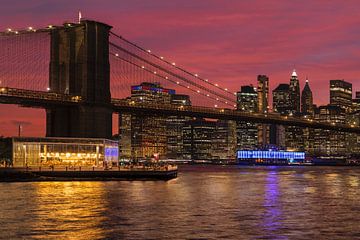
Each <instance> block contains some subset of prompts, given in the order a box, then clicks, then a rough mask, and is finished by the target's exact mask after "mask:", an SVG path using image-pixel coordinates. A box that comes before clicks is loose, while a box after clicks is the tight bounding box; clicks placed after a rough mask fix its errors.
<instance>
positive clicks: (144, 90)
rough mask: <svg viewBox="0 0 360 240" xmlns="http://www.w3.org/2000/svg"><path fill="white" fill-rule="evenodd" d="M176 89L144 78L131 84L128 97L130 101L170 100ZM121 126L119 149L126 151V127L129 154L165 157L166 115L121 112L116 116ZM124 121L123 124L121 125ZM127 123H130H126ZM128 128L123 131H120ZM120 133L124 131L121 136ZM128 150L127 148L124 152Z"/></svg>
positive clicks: (167, 102) (153, 101) (158, 102)
mask: <svg viewBox="0 0 360 240" xmlns="http://www.w3.org/2000/svg"><path fill="white" fill-rule="evenodd" d="M174 94H175V90H173V89H166V88H163V87H162V86H161V85H160V84H159V83H148V82H143V83H141V84H140V85H136V86H132V87H131V96H130V97H129V98H128V101H130V102H131V103H132V104H139V103H141V104H171V96H172V95H174ZM119 118H121V119H119V123H120V124H123V125H122V126H120V130H119V133H120V143H121V146H120V149H121V152H123V149H124V151H126V149H128V146H129V142H123V140H124V139H125V140H126V141H129V131H128V130H129V129H131V130H130V133H131V135H130V139H131V143H130V145H131V158H133V159H144V158H151V157H152V156H154V154H157V155H159V156H160V158H165V157H166V154H167V141H168V138H167V122H168V121H167V118H166V117H163V116H161V115H157V114H153V115H143V114H131V117H130V118H131V119H130V120H129V116H128V115H126V114H125V115H124V114H121V115H120V116H119ZM124 124H125V125H124ZM129 125H130V126H129ZM124 129H127V130H126V131H123V130H124ZM121 134H125V135H126V134H127V136H123V135H121ZM126 153H127V154H128V153H129V150H127V152H126ZM121 157H122V156H121Z"/></svg>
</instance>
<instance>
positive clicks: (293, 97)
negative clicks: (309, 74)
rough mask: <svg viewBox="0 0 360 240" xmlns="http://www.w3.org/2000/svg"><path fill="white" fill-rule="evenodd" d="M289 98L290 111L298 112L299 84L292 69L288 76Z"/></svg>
mask: <svg viewBox="0 0 360 240" xmlns="http://www.w3.org/2000/svg"><path fill="white" fill-rule="evenodd" d="M289 98H290V106H291V108H292V110H291V112H292V113H299V112H300V84H299V79H298V76H297V74H296V71H295V69H294V71H293V73H292V74H291V78H290V86H289Z"/></svg>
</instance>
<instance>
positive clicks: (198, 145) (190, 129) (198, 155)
mask: <svg viewBox="0 0 360 240" xmlns="http://www.w3.org/2000/svg"><path fill="white" fill-rule="evenodd" d="M215 131H216V122H215V121H208V120H205V119H202V118H198V119H193V120H190V121H187V122H186V123H185V126H184V127H183V139H184V140H183V142H184V143H183V144H184V154H183V156H184V159H188V160H211V159H212V149H213V146H212V143H213V141H212V139H213V134H214V132H215Z"/></svg>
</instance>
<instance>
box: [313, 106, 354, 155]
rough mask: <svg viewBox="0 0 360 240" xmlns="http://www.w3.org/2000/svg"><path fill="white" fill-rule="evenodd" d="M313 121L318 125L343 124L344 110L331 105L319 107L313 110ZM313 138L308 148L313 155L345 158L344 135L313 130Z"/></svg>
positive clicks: (344, 119)
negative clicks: (318, 123)
mask: <svg viewBox="0 0 360 240" xmlns="http://www.w3.org/2000/svg"><path fill="white" fill-rule="evenodd" d="M314 120H315V121H318V122H320V123H330V124H331V123H333V124H345V122H346V115H345V109H343V108H341V107H339V106H335V105H331V104H329V105H326V106H319V107H318V108H317V109H315V115H314ZM313 137H314V141H313V143H312V145H311V147H310V152H311V153H312V154H313V155H315V156H322V157H324V158H334V159H336V158H338V159H345V158H346V157H347V155H348V153H347V151H346V133H343V132H336V131H332V130H323V129H315V130H314V136H313Z"/></svg>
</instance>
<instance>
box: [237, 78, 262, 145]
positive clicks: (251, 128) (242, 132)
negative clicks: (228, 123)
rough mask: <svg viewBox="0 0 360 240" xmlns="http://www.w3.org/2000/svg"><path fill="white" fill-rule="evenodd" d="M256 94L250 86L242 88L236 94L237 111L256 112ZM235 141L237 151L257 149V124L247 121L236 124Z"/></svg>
mask: <svg viewBox="0 0 360 240" xmlns="http://www.w3.org/2000/svg"><path fill="white" fill-rule="evenodd" d="M258 99H259V98H258V92H257V91H256V88H254V87H253V86H252V85H250V86H242V87H241V91H240V92H237V110H238V111H242V112H249V113H253V112H257V111H258V109H259V108H258ZM236 139H237V141H236V142H237V149H238V150H251V149H256V148H257V147H258V124H256V123H252V122H248V121H237V122H236Z"/></svg>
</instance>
